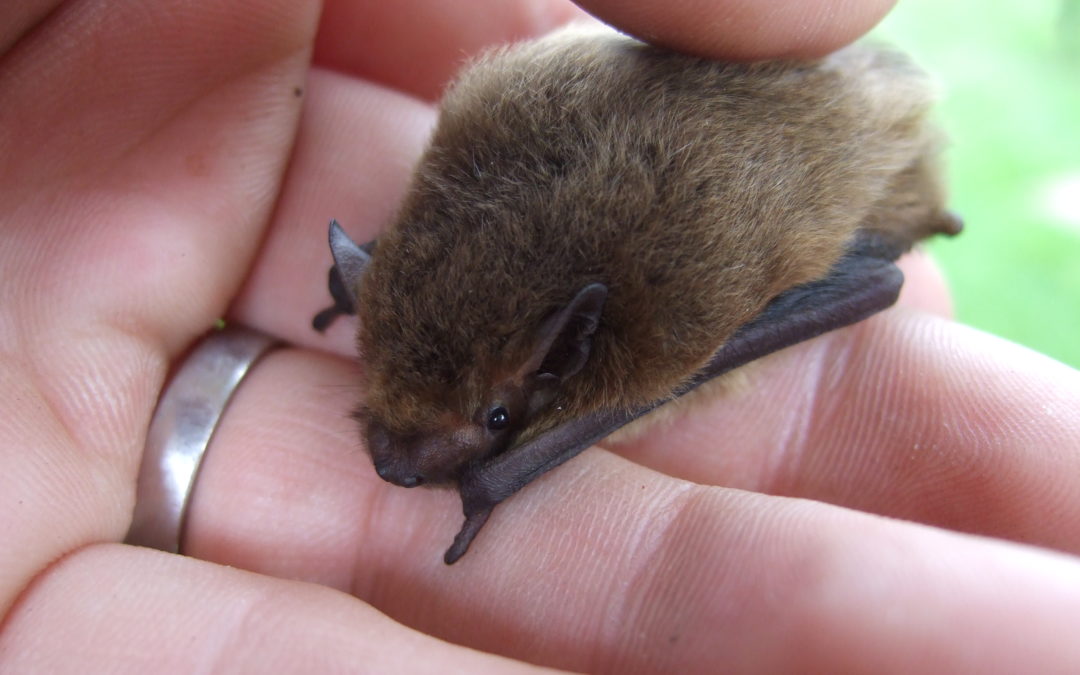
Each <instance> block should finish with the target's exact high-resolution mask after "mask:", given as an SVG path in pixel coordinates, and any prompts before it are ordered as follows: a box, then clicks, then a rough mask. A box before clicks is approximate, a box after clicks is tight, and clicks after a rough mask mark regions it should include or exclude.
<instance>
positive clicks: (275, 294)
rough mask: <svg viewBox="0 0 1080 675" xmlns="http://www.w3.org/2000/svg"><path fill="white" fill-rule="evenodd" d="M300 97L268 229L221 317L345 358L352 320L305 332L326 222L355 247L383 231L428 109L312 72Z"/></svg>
mask: <svg viewBox="0 0 1080 675" xmlns="http://www.w3.org/2000/svg"><path fill="white" fill-rule="evenodd" d="M305 97H306V99H307V101H306V104H305V108H304V115H303V118H302V119H301V123H300V129H299V132H298V135H297V141H296V147H295V149H294V150H293V157H292V161H291V162H290V166H289V173H288V175H287V177H286V180H285V182H284V184H283V188H282V192H281V197H280V199H279V201H278V205H277V209H276V211H275V214H274V218H273V222H272V226H271V228H270V230H269V234H268V236H267V239H266V241H265V242H264V244H263V249H262V251H261V252H260V255H259V258H258V260H257V261H256V265H255V267H254V268H253V270H252V274H251V276H250V277H249V278H248V281H247V283H246V285H245V287H244V289H243V291H242V292H241V294H240V295H239V297H238V298H237V300H236V302H235V303H234V305H233V308H232V311H231V315H232V317H233V318H235V319H236V320H238V321H240V322H241V323H244V324H247V325H251V326H257V327H259V328H261V329H262V330H264V331H267V332H270V333H272V334H274V335H278V336H281V337H282V338H284V339H286V340H289V341H291V342H293V343H294V344H301V345H308V346H313V347H317V348H321V349H334V350H336V351H338V352H339V353H341V354H351V353H353V351H354V350H355V346H354V344H353V339H352V332H354V331H355V328H356V325H355V322H354V321H353V319H352V317H343V318H339V319H338V320H337V321H336V322H335V323H334V325H332V326H331V328H330V330H329V331H328V334H327V336H325V337H324V336H322V335H319V334H318V333H316V332H315V331H313V330H312V329H311V318H312V317H313V316H314V315H315V313H316V312H318V311H319V310H320V309H322V308H323V307H325V306H326V305H328V304H329V301H330V295H329V293H328V292H327V285H326V273H327V269H328V268H329V267H330V265H331V264H332V263H333V260H332V259H331V257H330V249H329V247H328V246H327V225H328V223H329V222H330V220H331V219H337V220H339V221H340V222H341V223H342V226H343V227H345V229H346V230H347V231H348V233H349V234H350V236H352V237H353V238H354V239H356V240H357V241H359V242H361V243H362V242H366V241H370V240H371V239H374V238H375V237H376V236H377V234H378V233H379V232H380V231H381V230H382V229H383V228H384V227H386V225H387V223H388V222H389V221H390V219H391V217H392V215H393V213H394V211H395V210H396V209H397V206H398V203H399V202H400V201H401V198H402V196H403V194H404V192H405V187H406V185H407V183H408V178H409V174H410V173H411V172H412V168H413V164H414V163H415V161H416V158H417V157H418V156H419V155H420V152H421V150H422V149H423V146H424V143H425V142H426V140H427V136H428V134H429V133H430V131H431V128H432V125H433V124H434V121H435V111H434V108H432V107H431V106H430V105H428V104H426V103H422V102H420V101H418V100H417V99H414V98H411V97H409V96H405V95H403V94H400V93H397V92H395V91H393V90H391V89H387V88H385V87H382V86H379V85H374V84H370V83H366V82H363V81H360V80H356V79H355V78H350V77H345V76H343V75H339V74H336V73H332V72H329V71H325V70H320V69H314V70H313V71H312V73H311V75H310V77H309V81H308V85H307V91H306V94H305Z"/></svg>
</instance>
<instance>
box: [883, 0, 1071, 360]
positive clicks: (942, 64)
mask: <svg viewBox="0 0 1080 675" xmlns="http://www.w3.org/2000/svg"><path fill="white" fill-rule="evenodd" d="M874 35H875V36H877V37H879V38H881V39H884V40H887V41H888V42H891V43H893V44H896V45H897V46H899V47H902V48H903V49H904V50H906V51H908V52H910V53H911V54H912V55H913V56H914V57H915V59H916V60H917V61H918V62H919V63H920V64H921V65H922V66H923V67H924V68H926V69H927V70H928V71H930V72H931V73H933V74H934V75H935V76H936V77H937V79H938V80H939V81H940V82H941V85H942V91H943V95H944V96H943V99H942V103H941V106H940V109H939V119H940V121H941V123H942V125H943V126H944V127H945V129H946V131H947V132H948V134H949V137H950V139H951V143H952V144H951V146H950V147H949V149H948V151H947V155H946V158H947V164H948V166H949V176H950V181H951V183H950V184H951V191H952V195H953V197H952V199H951V203H952V205H953V210H955V211H956V212H957V213H958V214H959V215H960V216H961V217H962V218H963V219H964V222H965V224H966V229H965V231H964V233H963V234H962V235H961V236H959V237H957V238H955V239H952V240H946V239H943V238H938V240H936V241H933V242H931V243H930V244H929V245H928V248H929V249H930V251H931V253H932V254H933V256H934V257H935V259H937V260H938V261H939V262H940V264H941V266H942V267H943V268H944V270H945V274H946V276H947V277H948V279H949V283H950V286H951V287H952V290H953V294H954V299H955V303H956V318H957V319H958V320H959V321H962V322H964V323H967V324H970V325H973V326H977V327H979V328H981V329H983V330H986V331H988V332H991V333H995V334H997V335H1001V336H1003V337H1006V338H1009V339H1011V340H1014V341H1016V342H1020V343H1022V344H1025V345H1027V346H1029V347H1031V348H1033V349H1036V350H1038V351H1041V352H1043V353H1045V354H1049V355H1050V356H1052V357H1054V358H1056V359H1059V360H1061V361H1064V362H1066V363H1068V364H1070V365H1072V366H1073V367H1080V0H1006V1H1004V2H997V3H987V2H977V1H976V0H951V1H950V2H941V1H940V0H901V1H900V2H899V4H898V5H897V7H896V9H895V10H893V13H892V14H890V15H889V17H888V18H886V20H885V21H884V22H883V23H882V24H881V26H879V27H878V28H877V29H876V30H875V32H874Z"/></svg>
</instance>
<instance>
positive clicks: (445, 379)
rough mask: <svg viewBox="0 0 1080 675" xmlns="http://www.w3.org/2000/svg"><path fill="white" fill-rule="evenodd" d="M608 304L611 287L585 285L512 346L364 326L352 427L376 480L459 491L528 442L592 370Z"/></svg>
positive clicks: (404, 326)
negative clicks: (488, 462) (562, 395)
mask: <svg viewBox="0 0 1080 675" xmlns="http://www.w3.org/2000/svg"><path fill="white" fill-rule="evenodd" d="M606 297H607V287H606V286H604V285H603V284H598V283H594V284H589V285H587V286H585V287H584V288H582V289H581V290H580V291H579V292H578V293H577V295H575V296H574V297H573V298H572V299H570V300H569V302H567V303H566V304H565V305H563V306H562V307H560V308H558V309H556V310H555V311H554V312H552V313H550V314H549V315H547V316H546V317H545V318H543V319H542V320H541V321H540V322H539V325H536V326H529V327H527V328H524V329H522V330H520V331H518V333H517V334H515V335H512V336H509V337H506V338H497V337H495V338H493V337H491V336H484V335H474V336H472V337H471V339H461V337H460V336H458V337H456V338H455V336H454V335H448V336H444V337H445V339H438V338H436V339H434V340H433V339H432V335H431V334H430V331H429V330H423V331H421V332H420V333H417V332H416V331H415V328H416V327H417V324H418V323H422V322H416V321H400V320H393V319H391V317H385V320H383V321H375V318H376V317H374V316H370V314H369V316H367V317H365V319H368V320H369V321H370V322H369V323H368V324H367V325H368V326H369V328H367V329H365V330H364V332H363V333H362V335H361V345H362V349H363V352H364V362H365V365H366V367H367V380H368V396H367V400H366V402H365V404H364V406H363V408H361V410H360V411H359V412H358V413H357V414H356V418H357V419H358V421H360V423H361V426H362V428H363V432H364V436H365V439H366V441H367V448H368V451H369V452H370V454H371V457H372V460H373V461H374V463H375V469H376V471H377V472H378V474H379V476H381V477H382V478H383V479H385V480H387V481H389V482H391V483H394V484H396V485H401V486H404V487H415V486H417V485H422V484H439V483H455V482H457V481H458V480H459V479H460V477H461V475H462V473H463V472H464V471H465V470H466V468H467V467H468V466H469V465H471V464H475V463H477V462H483V461H484V460H485V459H487V458H490V457H492V456H494V455H497V454H498V453H500V452H502V451H503V450H505V449H506V448H508V447H509V446H510V445H512V444H513V443H514V441H515V439H518V438H520V437H523V433H524V432H527V431H530V427H533V425H534V424H536V423H537V421H538V420H539V419H540V418H543V417H544V416H545V413H548V412H550V410H551V409H552V408H553V403H554V402H555V401H556V399H557V398H558V395H559V391H560V388H561V386H562V384H563V382H564V381H565V380H566V379H567V378H570V377H573V376H574V375H576V374H578V373H579V372H580V371H581V370H582V368H583V367H584V366H585V364H586V363H587V362H588V359H589V355H590V350H591V347H592V337H593V334H594V333H595V332H596V329H597V327H598V325H599V320H600V314H601V311H602V310H603V305H604V301H605V299H606ZM397 318H398V319H400V317H397ZM450 332H453V331H450ZM454 342H458V343H460V345H459V346H462V348H461V349H457V350H454V349H452V348H450V345H452V343H454ZM466 344H467V345H468V347H467V348H466V347H464V345H466Z"/></svg>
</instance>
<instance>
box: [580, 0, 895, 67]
mask: <svg viewBox="0 0 1080 675" xmlns="http://www.w3.org/2000/svg"><path fill="white" fill-rule="evenodd" d="M579 4H580V5H581V6H582V7H584V8H585V9H587V10H589V11H590V12H592V13H593V14H595V15H596V16H598V17H600V18H601V19H603V20H604V21H608V22H610V23H612V24H614V25H615V26H617V27H619V28H621V29H623V30H625V31H627V32H628V33H630V34H632V35H635V36H637V37H639V38H641V39H643V40H646V41H648V42H652V43H655V44H659V45H665V46H668V47H672V48H674V49H678V50H681V51H687V52H691V53H694V54H698V55H700V56H705V57H710V58H734V59H769V58H780V57H798V58H806V57H811V56H821V55H823V54H827V53H828V52H830V51H833V50H835V49H837V48H839V47H842V46H843V45H846V44H848V43H850V42H853V41H854V40H855V39H856V38H858V37H859V36H860V35H862V34H864V33H866V32H867V31H868V30H870V28H872V27H873V26H874V25H875V24H876V23H877V22H878V21H880V20H881V18H882V17H883V16H885V14H886V12H888V11H889V9H891V8H892V6H893V5H894V4H895V0H813V1H812V2H800V1H798V0H768V1H766V2H762V1H760V0H725V1H723V2H716V1H715V0H684V1H683V2H676V3H672V2H648V1H646V0H637V1H636V2H624V1H623V0H579Z"/></svg>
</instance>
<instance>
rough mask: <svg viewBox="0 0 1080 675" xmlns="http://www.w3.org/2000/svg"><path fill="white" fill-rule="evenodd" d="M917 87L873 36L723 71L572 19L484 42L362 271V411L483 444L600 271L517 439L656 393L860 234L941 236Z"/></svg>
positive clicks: (900, 240) (932, 140) (924, 87)
mask: <svg viewBox="0 0 1080 675" xmlns="http://www.w3.org/2000/svg"><path fill="white" fill-rule="evenodd" d="M930 91H931V90H930V87H929V86H928V83H927V80H926V77H925V76H924V74H923V73H922V72H921V71H919V70H918V69H916V68H915V67H914V66H913V65H912V64H911V63H910V62H909V61H908V60H907V59H906V58H905V57H904V56H902V55H901V54H898V53H896V52H893V51H890V50H887V49H882V48H877V47H871V46H854V47H849V48H847V49H844V50H842V51H840V52H838V53H836V54H834V55H832V56H829V57H827V58H825V59H823V60H820V61H816V62H808V63H807V62H799V63H789V62H772V63H755V64H741V63H740V64H734V63H717V62H710V61H706V60H702V59H699V58H695V57H691V56H686V55H681V54H677V53H673V52H670V51H666V50H663V49H659V48H654V47H651V46H647V45H644V44H642V43H640V42H637V41H635V40H633V39H630V38H628V37H624V36H621V35H617V34H614V33H610V32H597V31H593V30H580V29H572V30H567V31H563V32H561V33H558V34H555V35H552V36H549V37H547V38H544V39H540V40H538V41H534V42H530V43H525V44H521V45H517V46H512V47H507V48H503V49H498V50H495V51H493V52H491V53H489V54H487V55H486V56H484V57H483V58H481V59H480V60H478V61H477V62H476V63H474V64H473V65H472V66H471V67H470V68H468V69H467V70H466V71H465V72H464V73H462V75H461V76H460V79H459V80H458V81H457V82H456V83H455V84H454V85H453V86H452V88H451V89H450V90H449V91H448V93H447V95H446V97H445V99H444V101H443V104H442V115H441V118H440V121H439V124H438V127H437V129H436V130H435V132H434V137H433V139H432V142H431V145H430V147H429V148H428V150H427V152H426V153H425V154H424V156H423V158H422V160H421V162H420V164H419V167H418V169H417V172H416V174H415V177H414V179H413V184H412V187H411V190H410V192H409V193H408V196H407V198H406V199H405V201H404V203H403V205H402V207H401V210H400V212H399V214H398V216H397V219H396V222H395V223H394V224H393V226H392V227H391V228H390V229H389V230H388V231H387V232H386V233H384V234H383V235H382V236H381V237H380V239H379V243H378V247H377V249H376V251H375V255H374V258H373V261H372V263H371V265H370V267H369V268H368V269H367V270H366V272H365V273H364V277H363V281H362V284H361V287H360V290H359V296H358V297H359V315H360V318H361V328H360V332H359V335H358V342H359V351H360V353H361V355H362V358H363V360H364V361H365V363H366V369H367V377H368V388H369V394H368V399H367V401H366V404H365V409H364V411H363V414H362V415H361V418H363V419H367V420H369V421H370V420H375V421H376V422H377V424H378V425H379V426H381V427H383V428H384V429H386V430H390V432H392V435H393V436H395V437H396V438H416V437H422V436H424V435H432V434H444V435H451V436H454V438H456V439H458V441H460V442H458V441H455V442H453V443H449V442H448V443H444V444H443V446H442V447H443V448H444V450H443V452H445V453H447V454H453V453H460V455H461V456H460V457H453V458H447V459H445V460H439V461H442V462H443V463H444V464H447V463H453V462H459V463H460V462H463V461H467V460H470V459H473V458H475V456H476V454H477V453H481V454H482V453H483V452H487V450H475V451H474V450H469V449H467V448H466V447H465V446H467V445H469V444H470V443H473V442H474V441H475V440H476V439H477V438H479V436H478V435H477V434H478V433H479V432H475V431H473V430H472V427H475V426H476V425H481V426H482V425H483V415H484V414H485V412H486V411H487V410H488V409H489V408H490V406H491V405H492V404H493V402H497V399H498V398H499V396H500V394H498V392H496V393H493V388H495V389H500V388H505V387H506V386H509V385H508V384H507V383H510V384H513V383H515V382H519V381H520V373H518V370H519V369H520V368H521V365H522V364H523V363H525V362H526V361H527V360H528V359H529V358H530V354H531V353H532V351H533V349H534V347H535V345H534V342H535V334H536V330H537V327H538V326H539V325H540V324H541V323H542V322H543V321H544V319H545V318H546V317H548V316H550V315H552V314H553V313H554V312H556V311H557V310H558V309H559V308H561V307H563V306H565V305H566V304H567V303H568V302H569V301H570V299H571V298H573V297H574V295H575V293H576V292H577V291H578V290H579V289H581V288H582V287H583V286H585V285H586V284H589V283H591V282H601V283H603V284H606V285H607V286H608V288H609V295H608V298H607V301H606V305H605V306H604V309H603V314H602V317H601V320H600V325H599V328H598V330H597V332H596V334H595V337H594V339H593V346H592V355H591V357H590V358H589V360H588V362H587V363H586V365H585V367H584V369H583V370H582V371H581V372H580V373H579V374H577V375H575V376H573V377H570V378H568V379H566V380H565V382H563V383H562V386H561V388H560V390H559V394H558V397H557V399H556V400H555V402H554V403H553V404H552V405H550V406H549V407H547V408H546V409H545V410H544V411H542V412H540V413H539V414H538V415H536V416H534V417H533V418H532V419H531V420H529V422H528V425H527V428H525V429H524V430H523V431H522V434H521V436H519V439H520V438H525V437H529V436H532V435H534V434H535V433H537V432H538V431H539V430H542V429H545V428H547V427H549V426H551V425H552V424H554V423H556V422H559V421H563V420H565V419H570V418H572V417H574V416H577V415H580V414H582V413H583V412H587V411H592V410H597V409H602V408H622V409H631V408H634V407H637V406H640V405H642V404H644V403H647V402H649V401H653V400H657V399H663V398H665V397H668V396H670V395H671V392H672V391H673V390H674V389H675V388H676V387H677V386H678V385H679V384H680V383H682V382H684V381H685V380H686V379H687V378H688V377H689V376H690V375H692V374H693V373H694V372H695V371H697V370H698V369H700V368H701V367H702V366H703V365H704V364H705V363H706V361H707V360H708V359H709V357H710V356H711V355H712V354H713V353H714V352H716V351H717V349H718V348H719V347H720V346H721V345H722V344H723V343H724V341H725V340H726V339H727V338H728V337H729V336H730V335H731V334H732V333H733V332H734V331H735V329H736V328H737V327H739V326H740V325H741V324H743V323H745V322H747V321H748V320H750V319H751V318H753V317H754V316H755V315H756V314H758V313H759V312H760V311H761V310H762V308H763V307H764V306H765V305H766V303H768V302H769V300H770V299H772V298H773V297H774V296H776V295H777V294H779V293H780V292H782V291H784V290H786V289H788V288H790V287H792V286H795V285H798V284H801V283H804V282H807V281H811V280H814V279H818V278H820V277H822V276H824V275H825V274H826V272H827V271H828V269H829V268H830V266H831V265H832V264H833V263H834V262H836V260H837V259H838V258H839V256H840V255H841V253H842V252H843V251H844V248H845V245H846V244H847V242H848V241H849V240H850V239H851V237H852V236H853V233H854V232H855V231H856V229H857V228H859V227H867V228H873V229H875V230H880V231H882V232H886V233H888V236H889V238H890V241H894V242H895V244H896V247H897V253H898V254H899V252H901V251H902V250H906V249H907V248H908V247H910V245H911V244H912V242H913V241H915V240H918V239H920V238H923V237H925V236H928V235H930V234H932V233H934V232H940V231H952V229H953V228H954V227H955V223H954V222H953V221H952V220H951V219H950V217H949V216H948V215H947V214H946V213H945V211H944V205H943V200H944V195H943V192H942V189H941V187H940V186H941V182H940V180H939V178H938V175H937V172H938V169H937V164H936V154H937V150H938V146H939V141H938V138H937V136H936V134H935V133H934V131H933V129H932V128H931V127H930V126H929V125H928V124H927V122H926V114H927V110H928V107H929V106H930V104H931V99H932V96H931V93H930ZM515 378H516V379H515ZM501 390H502V389H500V391H501ZM369 445H370V442H369ZM377 459H378V458H377ZM440 475H442V476H443V477H444V478H446V477H447V476H449V474H445V475H444V474H440Z"/></svg>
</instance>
